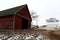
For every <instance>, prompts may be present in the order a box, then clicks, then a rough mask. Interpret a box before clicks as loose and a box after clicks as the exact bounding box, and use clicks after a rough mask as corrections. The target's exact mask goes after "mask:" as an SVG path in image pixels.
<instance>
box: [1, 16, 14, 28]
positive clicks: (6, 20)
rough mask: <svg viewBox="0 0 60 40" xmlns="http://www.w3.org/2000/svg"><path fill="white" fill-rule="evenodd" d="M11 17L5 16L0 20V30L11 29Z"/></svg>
mask: <svg viewBox="0 0 60 40" xmlns="http://www.w3.org/2000/svg"><path fill="white" fill-rule="evenodd" d="M12 27H13V16H6V17H1V18H0V29H12Z"/></svg>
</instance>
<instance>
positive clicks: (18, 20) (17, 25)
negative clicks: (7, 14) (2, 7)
mask: <svg viewBox="0 0 60 40" xmlns="http://www.w3.org/2000/svg"><path fill="white" fill-rule="evenodd" d="M21 28H22V17H20V16H18V15H16V16H15V29H21Z"/></svg>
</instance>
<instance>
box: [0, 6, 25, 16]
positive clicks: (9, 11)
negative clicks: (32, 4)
mask: <svg viewBox="0 0 60 40" xmlns="http://www.w3.org/2000/svg"><path fill="white" fill-rule="evenodd" d="M22 6H24V5H22ZM22 6H17V7H14V8H10V9H6V10H3V11H0V17H2V16H7V15H12V14H15V12H16V11H17V10H19V9H21V7H22Z"/></svg>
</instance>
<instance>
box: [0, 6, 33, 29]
mask: <svg viewBox="0 0 60 40" xmlns="http://www.w3.org/2000/svg"><path fill="white" fill-rule="evenodd" d="M31 21H32V19H31V16H30V13H29V10H28V7H27V5H22V6H17V7H14V8H10V9H7V10H3V11H0V29H28V28H31Z"/></svg>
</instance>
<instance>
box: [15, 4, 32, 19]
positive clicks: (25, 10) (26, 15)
mask: <svg viewBox="0 0 60 40" xmlns="http://www.w3.org/2000/svg"><path fill="white" fill-rule="evenodd" d="M16 15H18V16H22V17H23V18H25V19H29V20H32V19H31V16H30V12H29V10H28V6H27V5H25V6H23V7H22V9H21V10H18V12H17V14H16Z"/></svg>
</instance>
